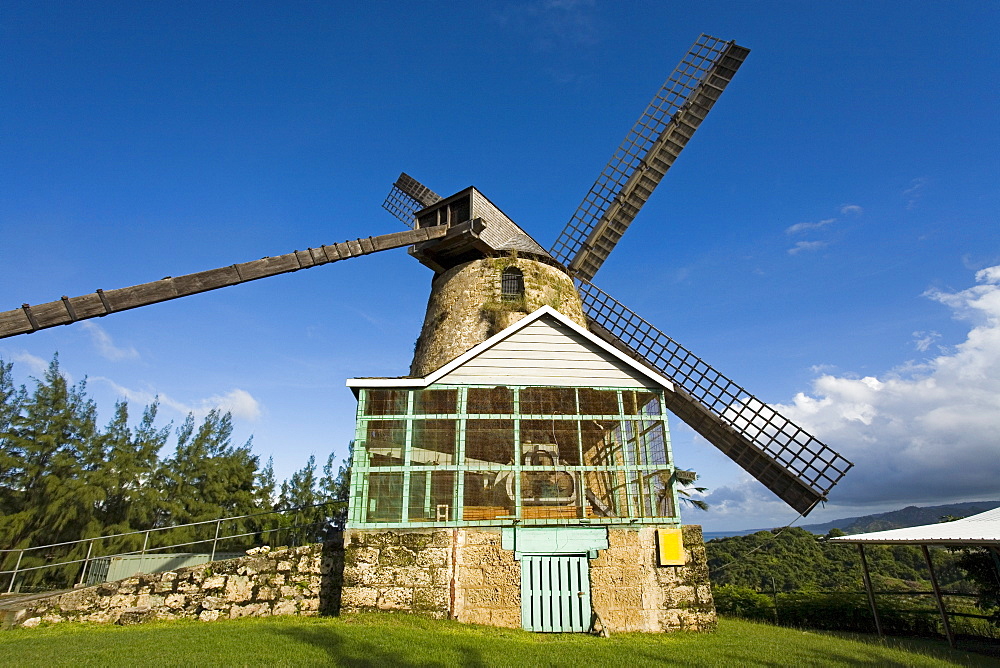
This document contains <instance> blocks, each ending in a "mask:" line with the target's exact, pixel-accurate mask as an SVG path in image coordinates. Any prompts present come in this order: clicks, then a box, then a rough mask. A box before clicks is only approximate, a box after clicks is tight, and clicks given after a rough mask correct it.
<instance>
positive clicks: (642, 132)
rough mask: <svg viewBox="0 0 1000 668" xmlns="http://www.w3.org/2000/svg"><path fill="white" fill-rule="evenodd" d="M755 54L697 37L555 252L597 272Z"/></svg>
mask: <svg viewBox="0 0 1000 668" xmlns="http://www.w3.org/2000/svg"><path fill="white" fill-rule="evenodd" d="M749 53H750V50H749V49H747V48H745V47H742V46H738V45H736V44H735V43H733V42H725V41H723V40H720V39H717V38H715V37H711V36H709V35H701V37H699V38H698V39H697V40H696V41H695V43H694V45H693V46H692V47H691V50H690V51H689V52H688V54H687V55H686V56H685V57H684V59H683V60H681V63H680V64H679V65H678V66H677V69H675V70H674V72H673V74H671V75H670V77H669V78H668V79H667V81H666V83H664V84H663V86H662V87H661V88H660V90H659V92H657V94H656V95H655V96H654V97H653V101H652V102H650V104H649V106H648V107H647V108H646V110H645V111H644V112H643V114H642V116H640V117H639V120H638V121H636V123H635V125H634V126H633V127H632V129H631V130H630V131H629V133H628V134H627V135H626V136H625V140H624V141H623V142H622V144H621V146H619V147H618V150H617V151H615V153H614V155H613V156H611V160H610V161H609V162H608V164H607V166H605V168H604V170H603V171H602V172H601V175H600V176H599V177H598V179H597V181H596V182H595V183H594V185H593V187H591V189H590V192H588V193H587V196H586V197H584V199H583V203H581V204H580V207H579V208H578V209H577V211H576V213H575V214H573V217H572V218H571V219H570V222H569V224H568V225H567V226H566V228H565V229H564V230H563V232H562V234H560V235H559V238H558V239H557V240H556V242H555V244H554V245H553V246H552V249H551V251H550V253H551V255H552V256H553V257H554V258H556V259H557V260H559V261H560V262H562V263H563V264H564V265H566V266H567V267H568V268H569V269H570V271H571V272H573V274H574V275H576V276H579V277H580V278H583V279H586V280H590V279H591V278H593V277H594V274H596V273H597V270H598V269H599V268H600V266H601V264H603V263H604V260H606V259H607V257H608V254H609V253H611V251H612V249H614V247H615V244H617V243H618V240H619V239H621V236H622V234H624V232H625V230H626V229H628V226H629V225H630V224H631V223H632V220H633V219H634V218H635V216H636V214H637V213H638V212H639V209H640V208H641V207H642V205H643V204H645V203H646V200H647V199H649V196H650V194H652V192H653V189H654V188H656V186H657V185H658V184H659V183H660V180H661V179H662V178H663V176H664V174H666V172H667V170H668V169H670V167H671V165H673V163H674V160H675V159H676V158H677V156H678V154H679V153H680V152H681V150H682V149H683V148H684V146H686V145H687V142H688V140H689V139H691V136H692V135H693V134H694V131H695V130H697V129H698V126H699V125H700V124H701V122H702V121H703V120H704V119H705V116H706V115H707V114H708V112H709V111H710V110H711V108H712V105H713V104H715V102H716V100H718V99H719V96H720V95H721V94H722V91H723V90H724V89H725V87H726V85H727V84H728V83H729V81H730V80H731V79H732V78H733V75H734V74H736V70H737V69H739V67H740V65H741V64H742V63H743V61H744V60H745V59H746V57H747V54H749Z"/></svg>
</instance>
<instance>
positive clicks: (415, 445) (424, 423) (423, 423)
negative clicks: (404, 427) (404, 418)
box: [410, 420, 458, 466]
mask: <svg viewBox="0 0 1000 668" xmlns="http://www.w3.org/2000/svg"><path fill="white" fill-rule="evenodd" d="M457 426H458V422H457V421H456V420H414V421H413V440H412V442H411V444H410V464H412V465H413V466H428V465H436V464H454V463H455V447H456V445H457V441H458V439H457V438H456V437H457V435H458V429H457Z"/></svg>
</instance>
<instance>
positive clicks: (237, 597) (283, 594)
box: [0, 541, 344, 628]
mask: <svg viewBox="0 0 1000 668" xmlns="http://www.w3.org/2000/svg"><path fill="white" fill-rule="evenodd" d="M343 563H344V562H343V547H342V543H341V542H340V541H333V542H329V543H326V544H316V545H307V546H304V547H299V548H290V549H283V550H275V551H272V552H268V553H266V554H257V555H254V556H247V557H240V558H238V559H229V560H227V561H216V562H212V563H210V564H201V565H199V566H190V567H187V568H180V569H177V570H176V571H167V572H164V573H153V574H148V575H147V574H142V575H136V576H133V577H130V578H126V579H124V580H119V581H117V582H105V583H102V584H99V585H95V586H92V587H85V588H82V589H74V590H72V591H69V592H63V593H60V594H54V595H52V596H48V597H43V598H33V599H31V600H27V601H24V602H22V603H21V604H18V603H17V602H16V601H12V602H8V603H6V604H4V605H3V606H2V607H3V608H4V609H2V610H0V621H2V624H3V626H4V627H5V628H9V627H13V626H23V627H31V626H37V625H39V624H41V623H42V622H46V623H57V622H63V621H87V622H103V623H108V622H117V623H119V624H134V623H140V622H144V621H150V620H154V619H181V618H189V619H200V620H203V621H214V620H216V619H220V618H227V619H233V618H236V617H267V616H270V615H317V614H320V613H330V614H336V613H337V612H339V607H340V582H341V577H342V570H343Z"/></svg>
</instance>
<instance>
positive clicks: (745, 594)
mask: <svg viewBox="0 0 1000 668" xmlns="http://www.w3.org/2000/svg"><path fill="white" fill-rule="evenodd" d="M712 595H713V596H714V598H715V609H716V610H717V611H718V612H719V614H722V615H729V616H730V617H741V618H743V619H755V620H758V621H765V622H773V621H774V600H773V599H772V598H771V597H769V596H765V595H764V594H761V593H760V592H757V591H754V590H753V589H751V588H750V587H740V586H738V585H721V586H718V587H715V588H714V589H713V591H712Z"/></svg>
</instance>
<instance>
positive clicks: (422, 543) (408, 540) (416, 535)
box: [399, 531, 433, 552]
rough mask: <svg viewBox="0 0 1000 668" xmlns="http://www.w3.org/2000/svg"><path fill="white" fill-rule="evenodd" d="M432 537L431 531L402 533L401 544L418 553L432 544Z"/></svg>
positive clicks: (400, 534) (400, 536)
mask: <svg viewBox="0 0 1000 668" xmlns="http://www.w3.org/2000/svg"><path fill="white" fill-rule="evenodd" d="M432 537H433V536H432V534H431V532H429V531H400V532H399V544H400V545H401V546H403V547H405V548H408V549H410V550H412V551H414V552H418V551H420V550H423V549H424V548H426V547H427V546H428V545H429V544H430V542H431V539H432Z"/></svg>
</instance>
